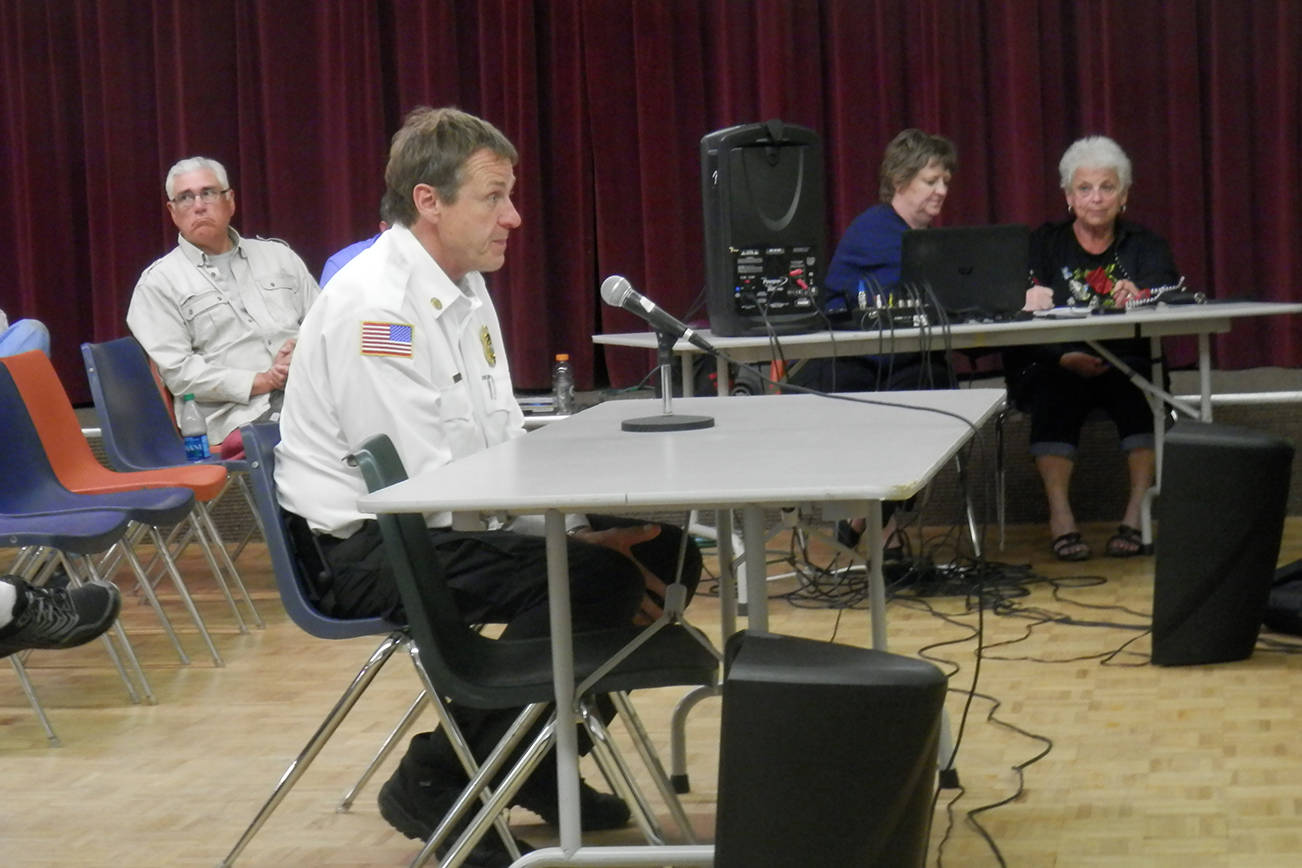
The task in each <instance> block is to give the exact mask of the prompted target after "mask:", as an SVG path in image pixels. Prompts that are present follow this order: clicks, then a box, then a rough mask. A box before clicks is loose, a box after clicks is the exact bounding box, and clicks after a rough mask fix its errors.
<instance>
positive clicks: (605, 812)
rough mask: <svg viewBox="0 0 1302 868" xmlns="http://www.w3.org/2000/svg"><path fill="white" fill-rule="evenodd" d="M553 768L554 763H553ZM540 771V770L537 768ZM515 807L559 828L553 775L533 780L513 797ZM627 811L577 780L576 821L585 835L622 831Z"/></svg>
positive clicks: (612, 798)
mask: <svg viewBox="0 0 1302 868" xmlns="http://www.w3.org/2000/svg"><path fill="white" fill-rule="evenodd" d="M552 762H553V766H554V763H555V761H554V760H553V761H552ZM539 768H540V769H541V767H539ZM515 804H517V805H519V806H520V807H522V808H525V809H527V810H530V811H533V812H534V813H535V814H537V815H538V816H540V817H542V818H543V821H544V822H546V823H547V825H549V826H559V825H560V810H559V809H558V806H557V804H556V775H555V773H554V772H553V773H552V774H546V773H544V774H539V773H538V771H535V772H534V776H533V777H531V778H530V779H529V781H528V782H527V783H526V784H525V785H524V786H522V787H521V788H520V791H519V792H517V793H516V794H515ZM628 818H629V810H628V805H626V804H624V800H623V799H621V798H620V797H619V796H616V795H614V794H612V793H603V792H601V791H599V790H594V789H593V788H592V787H590V786H588V783H587V781H585V780H583V779H582V778H580V779H579V819H580V825H581V826H582V828H583V831H585V832H603V831H605V830H607V829H622V828H624V827H625V826H627V825H628Z"/></svg>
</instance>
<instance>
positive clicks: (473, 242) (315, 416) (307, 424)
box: [276, 108, 701, 866]
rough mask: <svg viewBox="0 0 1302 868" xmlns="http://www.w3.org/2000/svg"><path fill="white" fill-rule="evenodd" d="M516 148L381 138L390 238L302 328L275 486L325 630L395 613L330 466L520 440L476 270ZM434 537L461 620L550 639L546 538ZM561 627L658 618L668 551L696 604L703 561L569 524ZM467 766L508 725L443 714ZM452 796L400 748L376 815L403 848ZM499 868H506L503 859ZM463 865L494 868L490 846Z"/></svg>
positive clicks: (427, 764) (483, 125) (545, 783)
mask: <svg viewBox="0 0 1302 868" xmlns="http://www.w3.org/2000/svg"><path fill="white" fill-rule="evenodd" d="M516 160H517V156H516V151H515V148H514V146H512V145H511V143H510V142H509V141H508V140H507V139H506V138H505V136H503V135H502V133H501V132H499V131H498V130H497V129H496V128H494V127H493V126H492V125H491V124H489V123H487V122H485V121H483V120H481V119H479V118H476V117H474V116H472V115H468V114H466V113H464V112H460V111H457V110H455V109H428V108H424V109H417V110H416V111H414V112H412V113H411V115H409V116H408V118H407V121H406V123H405V124H404V126H403V128H402V129H401V130H399V131H398V133H397V134H396V135H395V136H394V139H393V144H392V147H391V149H390V155H389V163H388V167H387V168H386V170H385V184H386V192H385V197H386V199H385V206H386V209H387V212H388V213H389V214H391V215H392V216H393V218H394V221H395V222H394V225H393V226H391V228H389V229H388V230H386V231H385V232H383V233H382V234H381V235H380V237H379V238H378V239H376V241H375V243H374V244H372V245H371V246H370V247H369V248H367V249H366V250H364V251H362V252H361V253H359V254H358V255H357V256H356V258H354V259H353V260H352V261H350V262H349V263H347V264H346V265H345V266H344V267H343V268H342V269H340V271H339V272H338V273H337V274H335V275H334V277H333V278H332V279H331V281H330V289H329V291H328V292H325V293H322V295H321V297H320V299H319V300H318V301H317V303H316V306H315V307H314V308H313V309H312V311H311V312H310V313H309V314H308V316H307V319H306V320H304V322H303V327H302V329H301V330H300V333H299V339H298V345H297V348H296V350H295V356H294V376H293V378H291V379H290V381H289V386H288V388H287V390H286V395H285V407H284V414H283V417H282V419H281V435H282V439H281V443H280V446H279V447H278V448H277V450H276V484H277V489H278V490H279V493H280V503H281V506H282V507H284V509H285V510H286V512H287V513H288V520H289V526H290V530H291V534H292V535H293V537H294V543H295V548H296V551H297V556H298V558H299V560H300V561H301V562H302V566H303V568H304V573H305V575H308V576H310V577H311V582H312V584H313V585H314V586H315V587H314V588H313V591H314V592H315V594H316V597H317V602H318V605H319V606H320V607H321V608H322V609H323V610H325V611H326V612H327V613H329V614H334V615H336V616H339V617H345V616H364V615H376V614H383V615H386V616H388V617H391V618H395V619H399V620H401V619H402V618H403V617H404V616H403V612H402V606H401V600H400V598H399V594H398V591H397V588H396V585H395V583H394V581H393V578H392V573H391V571H390V570H389V568H388V565H387V563H386V562H385V553H384V550H383V543H382V540H381V537H380V534H379V530H378V525H377V524H376V522H375V521H374V519H373V517H371V516H368V515H365V514H363V513H360V512H358V510H357V506H356V503H357V498H358V497H359V496H361V495H362V494H363V493H365V490H366V487H365V484H364V483H363V481H362V477H361V473H360V472H359V471H358V470H357V469H356V468H353V467H350V466H348V464H347V463H346V462H345V460H344V458H345V456H346V455H348V454H349V453H350V452H352V451H353V450H354V449H355V448H356V447H357V446H359V445H360V444H361V443H362V442H363V441H364V440H366V439H367V438H368V437H371V436H373V435H375V434H378V433H386V434H388V435H389V437H390V438H391V439H392V440H393V442H394V445H395V446H396V447H397V450H398V453H399V455H400V456H401V457H402V460H403V463H404V465H405V466H406V468H407V471H408V473H409V474H411V475H416V474H418V473H420V472H421V471H423V470H426V469H428V468H431V467H437V466H439V465H442V464H445V463H447V462H449V461H454V460H456V459H457V458H460V457H464V456H467V455H472V454H474V453H476V452H479V451H481V450H483V449H485V448H487V447H489V446H492V445H494V444H497V443H501V442H504V441H506V440H508V439H510V438H513V437H519V436H523V435H524V433H525V432H524V427H523V422H524V417H523V414H522V413H521V412H520V408H519V405H518V404H517V403H516V400H515V396H514V389H513V386H512V382H511V373H510V367H509V364H508V362H507V358H506V353H505V350H504V348H503V347H502V334H501V328H500V326H499V324H498V318H497V313H496V311H495V309H494V307H493V302H492V299H491V298H490V297H489V294H488V292H487V290H486V287H485V284H484V278H483V273H484V272H491V271H496V270H497V269H499V268H501V267H502V264H503V261H504V259H505V256H506V247H507V238H508V236H509V235H510V233H511V231H512V230H513V229H515V228H516V227H517V226H519V225H520V215H519V213H518V212H517V211H516V209H515V206H514V205H513V204H512V201H511V192H512V188H513V186H514V183H515V173H514V168H513V167H514V165H515V162H516ZM427 523H428V524H429V526H430V528H431V531H430V533H431V538H432V540H433V542H434V545H435V546H436V548H437V549H438V551H439V554H440V556H441V559H442V561H443V563H444V566H445V569H446V572H447V575H448V580H449V583H450V584H451V586H452V589H453V593H454V595H455V596H456V598H457V603H458V605H459V607H460V609H461V614H462V616H463V617H464V618H465V619H466V620H467V622H469V623H481V622H490V623H505V624H506V625H507V626H506V629H505V632H504V633H503V635H504V636H505V637H508V638H509V637H519V638H525V637H538V636H545V635H547V631H548V613H547V570H546V552H545V544H544V540H543V539H542V537H541V536H539V535H536V534H534V535H530V534H527V533H521V532H516V531H517V530H519V528H516V527H515V526H514V525H513V526H512V529H509V530H488V531H476V532H460V531H452V530H450V528H449V525H450V516H448V515H447V514H446V513H444V514H439V515H430V516H428V517H427ZM567 525H568V526H569V527H570V529H571V537H570V544H569V556H570V584H571V594H572V597H573V600H572V605H573V616H574V625H575V629H576V630H586V629H600V628H603V627H611V626H622V625H626V624H628V623H630V622H632V621H634V620H638V619H643V620H645V619H647V618H650V617H653V616H655V615H656V614H658V612H659V604H660V603H661V602H662V601H663V598H662V597H661V594H662V593H663V590H664V585H665V584H666V583H668V582H672V581H673V577H674V575H675V571H676V568H677V564H678V561H679V558H680V548H681V550H682V551H681V554H682V556H683V560H684V567H683V571H682V580H683V582H684V584H686V585H687V586H688V588H689V589H692V590H694V589H695V586H696V583H697V582H698V581H699V578H700V569H701V561H700V553H699V551H697V549H696V547H695V545H694V544H692V543H691V542H690V540H688V539H687V538H686V536H685V535H684V534H683V533H682V531H681V530H679V529H678V528H674V527H671V526H660V525H646V524H641V523H638V522H633V521H629V520H621V519H614V518H611V517H605V516H570V517H569V518H567ZM457 716H458V723H459V724H460V726H461V728H462V730H463V732H464V733H465V735H466V737H467V740H468V741H469V742H470V743H471V745H472V747H473V748H474V750H475V752H476V755H477V756H478V757H479V758H480V759H483V758H484V757H485V756H486V755H487V752H488V750H489V749H490V748H491V747H492V746H493V745H495V744H496V743H497V741H498V739H499V738H500V737H501V735H502V734H503V732H504V731H505V728H506V726H508V725H509V724H510V722H511V721H512V720H513V719H514V718H515V716H516V711H515V710H508V711H505V712H502V711H495V712H484V711H477V710H475V709H464V708H462V709H459V710H458V711H457ZM465 782H466V777H465V775H464V773H463V772H462V771H461V768H460V764H459V763H458V762H457V761H456V759H455V756H454V754H453V753H452V751H451V748H450V745H449V744H448V742H447V740H446V739H445V738H443V736H442V733H441V732H435V733H424V734H421V735H418V736H416V737H415V738H414V739H412V742H411V745H410V747H409V749H408V751H407V754H406V756H404V758H403V760H402V762H401V763H400V764H399V768H398V770H397V772H395V774H394V775H393V777H392V778H390V780H389V781H388V782H386V783H385V785H384V787H383V788H382V789H381V791H380V796H379V802H380V811H381V813H382V814H383V816H384V817H385V819H387V820H388V821H389V822H390V823H391V824H392V825H393V826H394V827H395V828H397V829H398V830H399V831H401V832H403V833H404V834H406V835H408V836H410V837H418V838H425V837H428V836H429V834H430V833H431V832H432V831H433V829H434V827H435V826H436V825H437V824H438V822H439V820H440V819H441V818H442V816H443V814H445V813H446V811H447V808H448V807H450V805H451V804H452V801H453V799H454V798H455V796H456V794H457V793H458V792H459V791H460V790H461V788H462V787H463V786H464V784H465ZM517 803H518V804H521V805H524V806H525V807H527V808H529V809H530V810H533V811H535V812H537V813H538V814H540V815H541V816H542V817H543V818H544V819H545V820H548V821H549V822H552V823H555V820H556V784H555V764H554V763H551V762H544V763H542V764H541V765H540V766H539V769H538V771H536V772H535V773H534V777H533V778H532V779H531V780H530V781H529V782H528V783H527V784H526V785H525V786H524V787H523V788H522V789H521V790H520V792H519V794H518V796H517ZM582 817H583V822H584V827H585V828H587V829H599V828H614V827H617V826H622V825H624V824H625V823H626V822H627V820H628V808H627V806H625V805H624V803H623V802H622V801H621V800H620V799H618V798H617V797H615V796H612V795H609V794H604V793H599V792H597V791H596V790H593V789H591V788H590V787H588V786H587V785H586V784H584V785H583V787H582ZM503 860H505V861H503ZM472 864H475V865H480V866H483V865H499V864H501V865H505V864H509V859H507V857H506V854H505V850H504V849H503V848H501V844H500V842H499V841H498V840H497V839H496V837H495V836H489V837H487V838H485V840H484V842H482V843H481V844H480V846H479V847H478V848H476V851H475V853H474V855H473V857H472Z"/></svg>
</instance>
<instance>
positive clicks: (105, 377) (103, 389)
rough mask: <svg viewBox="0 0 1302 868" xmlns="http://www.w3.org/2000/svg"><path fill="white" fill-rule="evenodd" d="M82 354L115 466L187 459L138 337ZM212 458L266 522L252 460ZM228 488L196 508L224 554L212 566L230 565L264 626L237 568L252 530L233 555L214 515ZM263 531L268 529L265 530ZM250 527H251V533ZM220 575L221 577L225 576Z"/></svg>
mask: <svg viewBox="0 0 1302 868" xmlns="http://www.w3.org/2000/svg"><path fill="white" fill-rule="evenodd" d="M81 355H82V360H83V361H84V363H85V366H86V377H87V379H88V380H89V382H90V391H91V396H92V398H93V399H94V401H95V413H96V415H97V416H98V417H99V424H100V436H101V438H102V442H103V445H104V452H105V454H106V455H107V456H108V460H109V464H110V465H111V466H112V467H113V469H115V470H120V471H130V470H156V469H159V468H165V467H178V466H184V465H186V464H188V463H189V462H188V461H187V460H186V456H185V444H184V443H183V442H182V440H181V435H180V432H178V431H177V429H176V423H175V422H174V421H173V419H172V416H171V413H170V412H169V410H168V407H167V405H166V404H165V403H164V400H163V396H162V395H161V394H160V393H159V384H158V382H157V381H156V380H155V379H154V372H153V370H152V369H151V368H150V365H149V356H148V355H146V354H145V351H144V349H143V348H142V347H141V346H140V344H139V343H138V342H137V341H136V339H135V338H132V337H125V338H118V339H116V340H112V341H106V342H104V343H98V344H96V343H84V344H82V345H81ZM209 463H212V464H218V465H222V466H224V467H225V468H226V470H227V474H228V477H227V478H228V480H231V481H233V482H234V484H235V485H236V486H237V487H238V488H239V489H240V491H241V493H242V494H243V496H244V499H245V502H246V503H248V505H249V509H250V511H252V512H253V514H254V516H255V519H257V522H258V524H259V525H261V518H260V517H258V515H257V510H256V509H255V508H254V506H253V499H252V497H251V495H250V494H249V491H248V487H247V486H246V484H245V482H244V478H245V476H246V474H247V473H248V469H249V463H248V461H247V460H239V459H234V460H228V461H222V460H221V459H218V458H213V459H211V461H210V462H209ZM229 484H230V483H229V482H228V485H229ZM227 490H229V488H228V489H225V490H223V491H222V493H221V494H219V495H217V497H215V498H214V499H213V500H212V501H210V502H209V503H199V504H198V505H197V507H196V513H197V514H198V515H199V518H200V520H201V521H203V522H204V526H205V529H206V532H207V534H208V536H209V537H211V538H212V540H213V542H214V545H213V549H214V550H215V551H216V553H217V555H218V557H220V560H221V563H220V566H217V565H214V566H213V569H214V570H219V569H225V571H226V573H227V574H228V575H229V576H230V578H231V581H232V582H233V584H234V585H235V587H236V589H237V590H238V591H239V592H240V593H241V594H242V596H243V598H244V602H245V605H247V606H248V608H249V611H250V612H251V614H252V617H253V621H254V623H255V624H256V625H257V626H259V627H262V626H263V622H262V617H261V616H260V615H259V614H258V611H257V609H256V608H255V607H254V605H253V600H252V598H251V597H250V596H249V594H248V591H247V590H246V589H245V587H244V582H243V580H242V579H241V578H240V574H239V571H238V570H237V569H236V568H235V559H236V558H238V557H239V555H240V553H241V552H242V551H243V550H244V546H245V545H246V544H247V542H248V540H249V535H246V536H245V538H244V540H242V541H241V542H240V543H239V545H238V546H237V547H236V550H235V553H234V555H232V554H231V553H230V552H229V551H228V550H227V548H226V545H225V543H224V542H223V541H222V538H221V536H220V535H219V534H218V531H217V527H216V524H215V523H213V521H212V510H213V509H214V508H215V507H216V505H217V504H218V503H219V502H220V501H221V499H222V497H224V496H225V493H226V491H227ZM263 532H264V534H265V530H264V531H263ZM251 533H252V532H251V531H250V535H251ZM174 541H175V540H174V539H173V538H169V539H168V543H169V545H170V544H172V543H173V542H174ZM188 541H189V535H188V533H187V535H186V536H183V537H182V538H181V539H180V540H179V542H177V548H176V552H175V553H174V555H179V553H180V550H181V549H183V548H184V547H185V545H186V544H187V543H188ZM219 581H221V579H220V576H219ZM222 584H223V585H224V584H225V582H224V581H223V582H222ZM235 614H236V620H237V621H240V616H239V612H238V611H237V612H236V613H235ZM241 626H242V621H241Z"/></svg>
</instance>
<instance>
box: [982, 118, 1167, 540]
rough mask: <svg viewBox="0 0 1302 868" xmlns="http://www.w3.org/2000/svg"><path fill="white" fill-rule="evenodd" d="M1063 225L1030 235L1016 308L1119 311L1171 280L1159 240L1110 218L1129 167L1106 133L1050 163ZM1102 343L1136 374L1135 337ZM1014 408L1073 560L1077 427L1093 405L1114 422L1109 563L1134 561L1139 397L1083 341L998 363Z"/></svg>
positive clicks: (1142, 355) (1141, 464)
mask: <svg viewBox="0 0 1302 868" xmlns="http://www.w3.org/2000/svg"><path fill="white" fill-rule="evenodd" d="M1058 171H1059V176H1060V178H1061V182H1062V190H1063V193H1064V195H1065V196H1066V199H1067V219H1066V220H1062V221H1058V222H1050V223H1046V224H1044V225H1043V226H1041V227H1040V228H1039V229H1038V230H1036V231H1035V233H1033V235H1032V237H1031V276H1032V282H1033V284H1034V285H1033V286H1032V288H1031V289H1029V290H1027V293H1026V295H1027V305H1026V306H1027V309H1028V310H1041V309H1048V308H1052V307H1063V306H1077V307H1088V308H1094V309H1100V310H1111V309H1118V310H1124V309H1125V307H1126V305H1127V304H1129V303H1131V302H1134V301H1139V300H1142V299H1144V298H1146V297H1148V295H1149V290H1151V289H1152V288H1155V287H1160V286H1170V285H1172V284H1174V283H1176V281H1177V280H1178V278H1179V272H1178V271H1177V269H1176V266H1175V261H1174V259H1173V258H1172V256H1171V248H1170V246H1169V245H1168V244H1167V243H1166V241H1165V240H1163V239H1162V238H1161V237H1160V236H1158V235H1156V234H1154V233H1152V232H1150V231H1148V230H1147V229H1144V228H1143V227H1142V226H1139V225H1138V224H1135V223H1132V222H1130V221H1127V220H1123V219H1121V215H1122V214H1123V213H1125V210H1126V202H1127V200H1128V198H1129V196H1130V185H1131V177H1132V176H1131V165H1130V159H1129V158H1128V157H1127V156H1126V153H1125V151H1123V150H1122V149H1121V147H1120V146H1119V145H1118V144H1117V143H1116V142H1114V141H1113V140H1112V139H1109V138H1107V137H1105V136H1090V137H1087V138H1083V139H1079V140H1077V141H1076V142H1073V143H1072V145H1071V146H1070V147H1069V148H1067V150H1066V152H1065V153H1064V154H1063V155H1062V160H1061V162H1060V163H1059V165H1058ZM1104 345H1105V346H1106V347H1107V348H1108V349H1109V350H1110V351H1111V352H1113V353H1115V354H1116V355H1117V356H1118V357H1119V358H1120V359H1122V360H1123V361H1124V362H1125V363H1126V364H1127V365H1129V366H1130V367H1131V368H1133V369H1135V370H1139V371H1147V370H1148V367H1149V364H1150V362H1149V347H1148V341H1147V339H1144V338H1137V339H1125V340H1117V341H1106V342H1104ZM1005 370H1006V371H1008V373H1009V386H1010V391H1011V394H1012V395H1013V398H1014V401H1015V403H1017V404H1018V405H1019V406H1020V407H1022V408H1023V409H1029V411H1030V414H1031V455H1032V456H1034V458H1035V465H1036V469H1037V470H1038V471H1039V473H1040V478H1041V481H1042V482H1043V483H1044V493H1045V495H1046V497H1047V498H1048V502H1049V531H1050V534H1051V535H1052V540H1053V542H1052V549H1053V553H1054V554H1055V555H1056V556H1057V557H1058V558H1059V559H1060V560H1066V561H1081V560H1085V559H1087V558H1089V557H1090V555H1091V554H1092V551H1091V549H1090V545H1089V543H1087V542H1086V541H1085V540H1084V539H1083V538H1082V537H1081V534H1080V531H1079V529H1078V528H1077V526H1076V517H1075V515H1074V514H1073V512H1072V508H1071V503H1070V500H1069V497H1068V493H1069V488H1070V484H1071V475H1072V470H1073V468H1074V465H1075V457H1076V450H1077V446H1078V444H1079V440H1080V431H1081V427H1082V425H1083V424H1084V422H1085V418H1086V416H1088V415H1089V413H1090V412H1091V411H1092V410H1094V409H1095V408H1102V409H1103V410H1105V411H1106V412H1107V414H1108V416H1110V417H1111V418H1112V421H1113V422H1114V423H1115V424H1116V427H1117V434H1118V436H1119V437H1120V440H1121V448H1122V449H1123V450H1124V451H1125V452H1126V456H1127V466H1128V471H1129V480H1130V493H1129V497H1128V499H1127V501H1126V509H1125V513H1124V514H1123V515H1122V517H1121V523H1120V525H1119V526H1118V528H1117V531H1116V533H1114V534H1113V535H1112V536H1111V538H1110V539H1108V541H1107V548H1106V551H1107V553H1108V555H1110V556H1112V557H1132V556H1134V555H1137V554H1140V553H1141V550H1142V540H1141V536H1140V531H1139V529H1138V528H1139V521H1140V511H1141V508H1142V504H1143V498H1144V494H1145V492H1147V490H1148V489H1149V487H1150V486H1151V485H1152V483H1153V470H1154V466H1155V464H1156V460H1155V454H1154V451H1153V443H1154V438H1153V413H1152V410H1151V409H1149V406H1148V402H1147V400H1146V399H1145V397H1144V395H1143V393H1142V392H1140V390H1139V389H1138V388H1137V387H1135V386H1134V385H1133V384H1132V383H1131V382H1130V381H1129V380H1128V379H1127V378H1126V376H1125V375H1124V374H1123V373H1121V372H1120V371H1119V370H1117V369H1115V368H1114V367H1112V366H1111V365H1110V364H1109V363H1108V362H1107V361H1105V360H1104V359H1103V358H1101V357H1100V356H1099V355H1098V354H1097V353H1095V352H1093V351H1092V350H1091V349H1090V348H1089V347H1088V346H1087V345H1085V344H1055V345H1050V346H1040V347H1030V348H1026V349H1023V350H1020V351H1010V352H1008V353H1006V354H1005Z"/></svg>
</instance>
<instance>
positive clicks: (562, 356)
mask: <svg viewBox="0 0 1302 868" xmlns="http://www.w3.org/2000/svg"><path fill="white" fill-rule="evenodd" d="M569 360H570V354H569V353H557V354H556V361H558V362H568V361H569Z"/></svg>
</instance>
